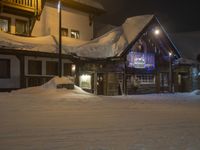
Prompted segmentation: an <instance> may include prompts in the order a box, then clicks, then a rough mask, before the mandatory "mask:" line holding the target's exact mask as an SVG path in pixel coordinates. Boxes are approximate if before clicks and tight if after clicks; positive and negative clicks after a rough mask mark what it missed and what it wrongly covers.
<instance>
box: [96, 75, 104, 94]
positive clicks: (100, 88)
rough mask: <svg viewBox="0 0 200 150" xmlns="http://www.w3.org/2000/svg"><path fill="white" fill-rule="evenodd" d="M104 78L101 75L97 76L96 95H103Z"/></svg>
mask: <svg viewBox="0 0 200 150" xmlns="http://www.w3.org/2000/svg"><path fill="white" fill-rule="evenodd" d="M103 82H104V77H103V73H98V74H97V95H103V94H104V84H103Z"/></svg>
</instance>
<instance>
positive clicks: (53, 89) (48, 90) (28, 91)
mask: <svg viewBox="0 0 200 150" xmlns="http://www.w3.org/2000/svg"><path fill="white" fill-rule="evenodd" d="M59 84H73V85H74V78H73V77H69V76H68V77H61V78H60V77H58V76H56V77H54V78H52V79H51V80H50V81H49V82H47V83H45V84H43V85H41V86H36V87H29V88H25V89H20V90H16V91H12V92H11V94H17V95H29V98H31V97H33V96H38V95H41V96H44V95H47V96H48V97H49V98H55V97H57V96H58V97H60V96H61V97H62V96H63V97H66V96H68V97H69V96H72V97H76V98H80V95H81V96H83V95H91V96H92V95H93V94H91V93H88V92H86V91H84V90H82V89H81V88H80V87H78V86H74V89H66V88H62V89H57V86H58V85H59Z"/></svg>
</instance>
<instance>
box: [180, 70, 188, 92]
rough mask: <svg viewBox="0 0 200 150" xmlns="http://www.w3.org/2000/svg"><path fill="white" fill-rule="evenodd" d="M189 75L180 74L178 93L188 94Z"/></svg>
mask: <svg viewBox="0 0 200 150" xmlns="http://www.w3.org/2000/svg"><path fill="white" fill-rule="evenodd" d="M187 81H188V78H187V74H186V73H181V74H178V91H179V92H187Z"/></svg>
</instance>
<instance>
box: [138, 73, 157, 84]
mask: <svg viewBox="0 0 200 150" xmlns="http://www.w3.org/2000/svg"><path fill="white" fill-rule="evenodd" d="M135 78H137V79H138V80H139V81H140V84H142V85H147V84H151V85H152V84H156V78H155V75H154V74H137V75H135Z"/></svg>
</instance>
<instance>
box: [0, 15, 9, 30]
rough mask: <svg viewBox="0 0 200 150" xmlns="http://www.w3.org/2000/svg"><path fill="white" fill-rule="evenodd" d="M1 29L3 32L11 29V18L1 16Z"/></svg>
mask: <svg viewBox="0 0 200 150" xmlns="http://www.w3.org/2000/svg"><path fill="white" fill-rule="evenodd" d="M0 31H3V32H9V31H10V20H9V19H7V18H2V17H0Z"/></svg>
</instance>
